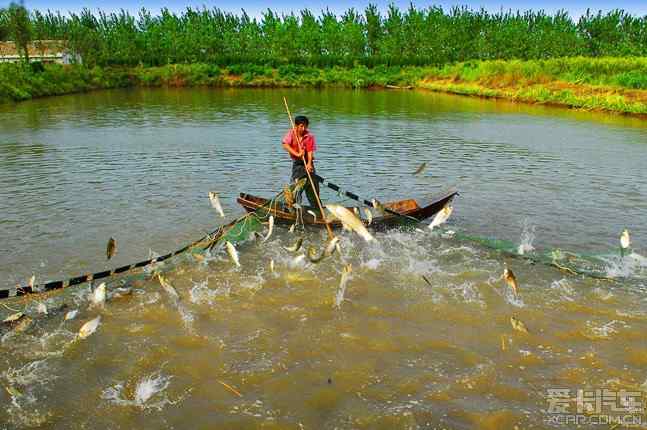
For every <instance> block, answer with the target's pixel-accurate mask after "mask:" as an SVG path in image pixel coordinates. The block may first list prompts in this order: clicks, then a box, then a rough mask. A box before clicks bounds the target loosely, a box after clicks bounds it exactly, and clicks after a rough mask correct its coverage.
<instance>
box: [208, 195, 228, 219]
mask: <svg viewBox="0 0 647 430" xmlns="http://www.w3.org/2000/svg"><path fill="white" fill-rule="evenodd" d="M209 201H210V202H211V207H212V208H214V209H215V210H216V211H217V212H218V214H219V215H220V217H221V218H224V217H225V212H224V211H223V210H222V205H221V204H220V197H218V193H215V192H213V191H209Z"/></svg>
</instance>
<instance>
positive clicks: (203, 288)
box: [189, 279, 230, 305]
mask: <svg viewBox="0 0 647 430" xmlns="http://www.w3.org/2000/svg"><path fill="white" fill-rule="evenodd" d="M226 286H227V287H226V294H225V295H226V296H228V295H229V291H230V288H229V283H228V282H226ZM220 288H221V287H219V288H218V289H216V290H212V289H210V288H209V280H208V279H205V280H204V281H202V282H194V283H193V287H192V288H191V290H190V291H189V300H191V303H195V304H198V305H202V304H208V305H211V304H213V301H214V299H215V298H216V297H218V296H219V295H222V291H220V292H219V291H218V290H220Z"/></svg>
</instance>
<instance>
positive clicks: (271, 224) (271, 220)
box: [263, 215, 274, 242]
mask: <svg viewBox="0 0 647 430" xmlns="http://www.w3.org/2000/svg"><path fill="white" fill-rule="evenodd" d="M272 231H274V215H270V220H269V230H268V231H267V236H265V237H264V238H263V242H266V241H267V239H269V238H270V236H271V235H272Z"/></svg>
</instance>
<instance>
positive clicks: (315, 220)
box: [308, 209, 317, 222]
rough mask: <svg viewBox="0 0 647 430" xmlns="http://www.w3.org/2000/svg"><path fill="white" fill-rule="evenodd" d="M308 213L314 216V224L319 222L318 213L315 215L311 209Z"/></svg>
mask: <svg viewBox="0 0 647 430" xmlns="http://www.w3.org/2000/svg"><path fill="white" fill-rule="evenodd" d="M308 213H309V214H310V215H312V219H313V221H314V222H317V214H316V213H314V212H313V211H311V210H310V209H308Z"/></svg>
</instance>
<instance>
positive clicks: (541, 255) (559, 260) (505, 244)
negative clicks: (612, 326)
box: [454, 233, 612, 280]
mask: <svg viewBox="0 0 647 430" xmlns="http://www.w3.org/2000/svg"><path fill="white" fill-rule="evenodd" d="M454 237H455V238H456V239H459V240H465V241H470V242H475V243H478V244H480V245H482V246H484V247H486V248H489V249H492V250H495V251H498V252H501V253H503V254H505V255H506V256H508V257H514V258H523V259H526V260H528V261H531V262H532V263H538V264H544V265H547V266H551V267H555V268H557V269H559V270H561V271H563V272H566V273H570V274H572V275H583V276H588V277H591V278H596V279H604V280H611V279H612V278H611V277H609V276H608V274H607V268H608V266H607V265H608V256H607V255H604V254H584V253H574V252H569V251H564V250H561V249H551V250H547V251H536V252H535V251H530V252H524V253H523V254H520V253H519V248H518V246H516V245H515V244H514V243H513V242H510V241H507V240H502V239H494V238H487V237H479V236H472V235H468V234H463V233H455V234H454Z"/></svg>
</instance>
